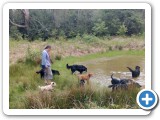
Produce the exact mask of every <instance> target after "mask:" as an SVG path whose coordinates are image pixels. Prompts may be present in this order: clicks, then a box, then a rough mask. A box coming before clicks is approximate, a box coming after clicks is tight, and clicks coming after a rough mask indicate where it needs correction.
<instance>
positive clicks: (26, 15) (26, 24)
mask: <svg viewBox="0 0 160 120" xmlns="http://www.w3.org/2000/svg"><path fill="white" fill-rule="evenodd" d="M21 11H22V13H23V16H24V25H20V24H17V23H14V22H13V21H12V20H11V19H9V21H10V23H11V24H12V25H15V26H17V27H22V28H25V29H26V31H28V28H29V20H30V16H29V9H22V10H21Z"/></svg>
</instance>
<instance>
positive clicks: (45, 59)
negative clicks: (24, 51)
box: [41, 45, 53, 84]
mask: <svg viewBox="0 0 160 120" xmlns="http://www.w3.org/2000/svg"><path fill="white" fill-rule="evenodd" d="M50 51H51V46H50V45H47V46H46V47H45V49H44V50H43V52H42V63H41V66H42V69H43V70H44V81H45V84H49V82H50V81H51V80H52V79H53V74H52V70H51V60H50V56H49V53H50Z"/></svg>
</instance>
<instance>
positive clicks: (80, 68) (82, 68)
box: [66, 64, 87, 74]
mask: <svg viewBox="0 0 160 120" xmlns="http://www.w3.org/2000/svg"><path fill="white" fill-rule="evenodd" d="M66 67H67V69H71V72H72V74H73V73H74V72H75V71H78V72H80V74H82V73H83V72H84V71H85V72H87V68H86V67H85V66H83V65H70V66H69V65H68V64H67V65H66Z"/></svg>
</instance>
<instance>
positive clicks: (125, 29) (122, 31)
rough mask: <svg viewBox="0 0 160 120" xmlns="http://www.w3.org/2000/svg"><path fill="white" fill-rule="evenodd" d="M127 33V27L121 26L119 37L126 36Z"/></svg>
mask: <svg viewBox="0 0 160 120" xmlns="http://www.w3.org/2000/svg"><path fill="white" fill-rule="evenodd" d="M126 32H127V27H126V26H125V25H124V24H123V25H121V26H120V28H119V29H118V32H117V34H118V35H125V34H126Z"/></svg>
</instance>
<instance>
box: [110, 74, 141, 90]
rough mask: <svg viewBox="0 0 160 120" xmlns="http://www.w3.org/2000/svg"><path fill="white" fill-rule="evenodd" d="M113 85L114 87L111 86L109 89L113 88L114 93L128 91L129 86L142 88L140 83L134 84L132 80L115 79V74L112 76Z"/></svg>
mask: <svg viewBox="0 0 160 120" xmlns="http://www.w3.org/2000/svg"><path fill="white" fill-rule="evenodd" d="M111 79H112V80H111V83H112V85H109V86H108V87H109V88H112V91H114V90H115V89H118V88H120V89H125V90H126V89H128V86H129V85H131V84H132V85H134V86H136V87H138V88H140V87H142V86H141V85H140V84H139V83H137V82H134V81H133V80H130V79H121V80H118V79H116V78H113V74H112V75H111Z"/></svg>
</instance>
